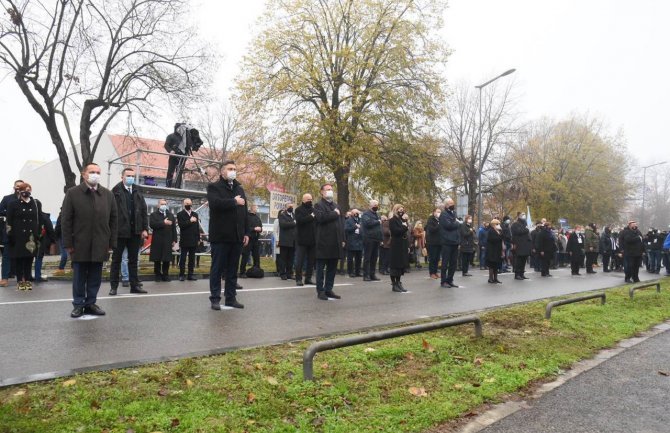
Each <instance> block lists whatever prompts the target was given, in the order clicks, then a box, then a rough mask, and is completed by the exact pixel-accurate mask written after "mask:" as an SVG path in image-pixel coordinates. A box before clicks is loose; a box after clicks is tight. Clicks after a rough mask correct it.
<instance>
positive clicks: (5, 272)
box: [0, 180, 23, 287]
mask: <svg viewBox="0 0 670 433" xmlns="http://www.w3.org/2000/svg"><path fill="white" fill-rule="evenodd" d="M22 183H23V181H22V180H15V181H14V193H13V194H8V195H6V196H4V197H3V198H2V201H0V226H1V227H0V230H1V231H2V233H0V234H1V235H2V245H4V246H5V248H3V250H2V279H1V280H0V287H7V285H8V284H9V278H10V276H11V275H12V269H13V267H12V265H11V264H12V259H11V257H10V256H9V248H7V245H8V244H9V238H8V237H7V224H6V219H7V209H9V205H10V204H12V203H13V202H15V201H18V200H19V187H20V186H21V184H22Z"/></svg>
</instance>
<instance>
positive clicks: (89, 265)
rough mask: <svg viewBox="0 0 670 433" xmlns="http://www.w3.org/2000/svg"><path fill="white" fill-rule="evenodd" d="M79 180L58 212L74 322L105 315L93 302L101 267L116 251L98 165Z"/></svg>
mask: <svg viewBox="0 0 670 433" xmlns="http://www.w3.org/2000/svg"><path fill="white" fill-rule="evenodd" d="M81 176H82V178H83V179H84V181H83V182H81V183H80V184H79V185H78V186H75V187H73V188H70V189H69V190H68V191H67V193H66V194H65V199H64V200H63V210H62V212H61V232H62V235H63V245H64V246H65V248H66V249H67V250H68V253H70V257H72V270H73V276H72V294H73V302H72V304H73V305H74V309H73V310H72V313H70V316H71V317H73V318H77V317H81V316H83V315H84V314H93V315H98V316H102V315H104V314H105V312H104V311H103V310H102V309H101V308H100V307H98V306H97V305H96V300H97V296H98V291H99V290H100V284H101V282H102V263H103V262H104V261H105V260H107V259H108V258H109V250H110V249H114V248H116V241H117V224H118V222H119V220H118V215H117V208H116V200H115V199H114V194H112V192H111V191H110V190H108V189H106V188H105V187H103V186H102V185H100V184H99V183H100V167H99V166H98V164H95V163H91V164H88V165H87V166H86V167H84V170H83V171H82V173H81Z"/></svg>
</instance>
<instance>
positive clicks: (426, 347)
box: [421, 338, 435, 353]
mask: <svg viewBox="0 0 670 433" xmlns="http://www.w3.org/2000/svg"><path fill="white" fill-rule="evenodd" d="M421 346H423V349H424V350H427V351H428V352H430V353H433V352H435V348H434V347H433V346H431V345H430V343H429V342H427V341H426V339H425V338H424V339H423V341H422V342H421Z"/></svg>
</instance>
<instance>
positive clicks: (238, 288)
mask: <svg viewBox="0 0 670 433" xmlns="http://www.w3.org/2000/svg"><path fill="white" fill-rule="evenodd" d="M242 289H244V287H242V286H240V285H239V284H237V283H235V290H242Z"/></svg>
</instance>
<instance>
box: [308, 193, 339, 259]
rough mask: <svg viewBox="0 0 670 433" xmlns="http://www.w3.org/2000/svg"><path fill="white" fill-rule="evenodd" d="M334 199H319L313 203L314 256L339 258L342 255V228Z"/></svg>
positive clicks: (318, 257)
mask: <svg viewBox="0 0 670 433" xmlns="http://www.w3.org/2000/svg"><path fill="white" fill-rule="evenodd" d="M335 209H339V207H338V206H337V204H336V203H335V202H334V201H331V202H328V201H326V200H323V199H322V200H320V201H319V202H318V203H317V204H315V205H314V216H315V218H316V258H317V259H339V258H340V257H341V256H342V243H343V242H344V229H343V227H342V218H341V217H340V215H338V213H337V212H335Z"/></svg>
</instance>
